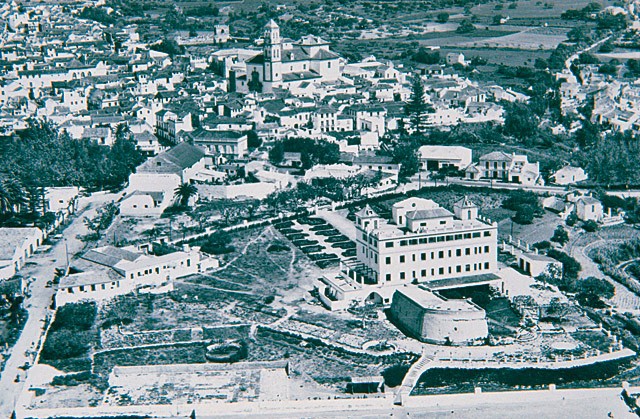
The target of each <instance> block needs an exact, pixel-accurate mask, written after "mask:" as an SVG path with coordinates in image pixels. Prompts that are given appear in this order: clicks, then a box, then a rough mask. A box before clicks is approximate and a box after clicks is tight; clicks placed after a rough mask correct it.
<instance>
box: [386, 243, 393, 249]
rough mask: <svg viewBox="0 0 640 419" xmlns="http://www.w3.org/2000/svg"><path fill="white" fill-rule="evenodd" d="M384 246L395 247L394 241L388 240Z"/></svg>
mask: <svg viewBox="0 0 640 419" xmlns="http://www.w3.org/2000/svg"><path fill="white" fill-rule="evenodd" d="M384 247H386V248H389V247H393V242H386V243H385V244H384Z"/></svg>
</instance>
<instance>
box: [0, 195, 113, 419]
mask: <svg viewBox="0 0 640 419" xmlns="http://www.w3.org/2000/svg"><path fill="white" fill-rule="evenodd" d="M114 199H116V195H112V194H100V195H93V196H91V197H87V198H84V197H83V198H80V200H79V208H78V211H77V213H76V215H75V216H74V218H72V221H71V224H69V225H68V226H67V228H66V229H65V230H64V232H63V233H62V234H63V237H64V238H63V239H61V240H59V241H58V242H57V243H55V244H54V245H53V246H52V248H51V250H50V251H49V252H47V253H40V254H35V255H34V256H32V257H31V258H29V259H28V262H31V263H33V264H31V263H30V264H29V265H28V266H26V267H25V268H24V269H22V270H21V271H20V274H21V275H23V276H24V277H25V278H33V279H32V282H31V284H30V286H29V291H30V293H31V297H29V298H28V299H27V300H25V302H24V307H25V308H26V309H27V311H28V313H29V317H28V320H27V323H26V324H25V326H24V329H23V330H22V333H21V335H20V338H19V339H18V341H17V342H16V344H15V345H14V347H13V348H12V349H11V350H10V357H9V359H8V360H7V362H6V365H5V368H4V371H3V372H2V374H1V375H0V418H8V417H9V416H10V415H11V412H12V411H13V409H14V406H15V403H16V400H17V399H18V397H19V395H20V394H21V392H22V390H23V387H24V383H25V378H26V376H27V375H28V373H29V371H28V370H26V371H23V370H22V369H21V368H20V367H21V366H23V365H25V363H28V364H29V365H32V364H33V362H34V360H35V358H36V356H37V353H38V351H39V350H40V348H41V345H42V343H43V341H44V336H43V332H44V327H45V324H46V321H45V319H46V318H47V317H48V316H51V315H52V314H53V311H52V310H51V309H50V306H51V302H52V298H53V295H54V292H55V290H54V288H53V287H51V288H47V287H46V284H47V281H49V280H51V279H53V276H54V270H55V268H56V267H64V266H65V265H66V263H67V262H66V261H67V248H68V254H69V258H70V259H71V258H72V257H73V255H75V254H76V253H78V252H80V251H81V250H82V249H83V247H84V243H83V242H82V241H80V240H79V239H78V238H77V236H78V235H84V234H87V232H88V230H87V228H86V227H85V225H84V222H83V218H84V217H85V216H88V217H92V216H94V215H95V212H96V209H97V208H99V207H100V206H101V204H103V203H105V202H108V201H111V200H114ZM65 243H66V247H65ZM18 375H20V381H19V382H15V379H16V376H18Z"/></svg>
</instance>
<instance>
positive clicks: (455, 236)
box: [362, 231, 491, 248]
mask: <svg viewBox="0 0 640 419" xmlns="http://www.w3.org/2000/svg"><path fill="white" fill-rule="evenodd" d="M483 236H484V237H491V231H485V232H484V233H481V232H479V231H476V232H474V233H461V234H449V235H446V236H432V237H422V238H419V239H409V240H400V241H399V242H398V244H399V245H400V246H415V245H417V244H427V243H440V242H448V241H455V240H467V239H477V238H480V237H483ZM362 238H363V239H364V240H366V234H363V237H362ZM395 243H396V242H394V241H388V242H385V244H384V247H386V248H391V247H395ZM371 244H373V243H371Z"/></svg>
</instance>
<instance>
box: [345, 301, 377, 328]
mask: <svg viewBox="0 0 640 419" xmlns="http://www.w3.org/2000/svg"><path fill="white" fill-rule="evenodd" d="M348 311H349V312H350V313H353V314H354V315H356V316H358V317H360V321H361V322H362V323H361V324H362V328H363V329H366V328H367V318H368V317H371V316H372V315H373V314H374V313H375V312H376V305H375V304H374V303H372V302H370V301H363V302H360V301H358V300H351V304H350V305H349V310H348Z"/></svg>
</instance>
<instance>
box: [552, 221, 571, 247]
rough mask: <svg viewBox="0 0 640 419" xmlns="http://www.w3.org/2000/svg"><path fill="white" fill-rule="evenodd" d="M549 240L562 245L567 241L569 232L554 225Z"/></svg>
mask: <svg viewBox="0 0 640 419" xmlns="http://www.w3.org/2000/svg"><path fill="white" fill-rule="evenodd" d="M551 241H552V242H556V243H560V245H562V246H564V244H565V243H566V242H568V241H569V234H568V233H567V230H565V229H564V228H562V226H560V225H559V226H558V227H556V229H555V231H554V232H553V236H552V237H551Z"/></svg>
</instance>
